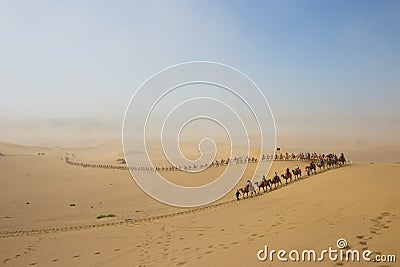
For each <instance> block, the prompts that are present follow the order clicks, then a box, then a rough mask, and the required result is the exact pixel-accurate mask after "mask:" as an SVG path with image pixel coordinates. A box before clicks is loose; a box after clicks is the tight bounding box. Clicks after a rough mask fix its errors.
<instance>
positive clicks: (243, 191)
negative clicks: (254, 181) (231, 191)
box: [239, 185, 257, 198]
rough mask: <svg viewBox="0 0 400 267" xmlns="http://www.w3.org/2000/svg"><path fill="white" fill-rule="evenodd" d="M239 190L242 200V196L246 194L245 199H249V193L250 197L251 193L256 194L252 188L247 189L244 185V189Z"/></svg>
mask: <svg viewBox="0 0 400 267" xmlns="http://www.w3.org/2000/svg"><path fill="white" fill-rule="evenodd" d="M239 190H240V192H242V195H243V198H244V194H246V197H249V192H250V196H253V193H254V194H257V193H256V190H255V189H254V186H252V187H250V188H249V186H248V185H246V186H245V187H243V188H240V189H239Z"/></svg>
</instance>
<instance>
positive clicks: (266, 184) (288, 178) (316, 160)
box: [235, 153, 346, 200]
mask: <svg viewBox="0 0 400 267" xmlns="http://www.w3.org/2000/svg"><path fill="white" fill-rule="evenodd" d="M344 164H346V159H345V157H344V154H343V153H341V154H340V156H339V157H338V156H337V155H336V154H333V153H330V154H327V155H325V154H319V155H316V157H315V155H314V156H313V157H312V158H310V159H309V165H307V166H306V167H305V172H306V174H307V176H311V175H313V174H316V173H317V167H318V168H319V172H321V171H322V170H329V169H332V168H337V167H341V166H343V165H344ZM292 178H294V179H295V180H296V181H297V180H300V179H301V178H302V171H301V169H300V167H299V166H298V165H296V167H295V168H294V169H292V170H291V171H290V169H289V168H286V171H285V172H284V173H282V174H281V175H280V176H279V175H278V174H277V173H276V172H275V173H274V175H273V177H272V178H271V179H266V178H265V175H263V177H262V179H261V181H257V182H255V183H254V184H255V185H256V187H254V185H253V183H252V182H251V181H250V180H247V184H246V186H245V187H243V188H239V189H237V190H236V194H235V196H236V200H240V197H241V196H242V197H243V198H248V197H249V193H250V197H252V196H253V194H254V195H257V194H260V193H261V189H262V190H263V192H264V193H266V192H268V188H269V190H270V191H272V190H275V189H277V188H278V187H279V186H281V187H282V186H283V183H282V180H285V184H286V185H287V184H289V183H291V182H292ZM257 189H258V192H257Z"/></svg>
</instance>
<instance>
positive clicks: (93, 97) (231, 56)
mask: <svg viewBox="0 0 400 267" xmlns="http://www.w3.org/2000/svg"><path fill="white" fill-rule="evenodd" d="M399 14H400V2H399V1H137V2H135V1H1V2H0V36H1V42H0V90H1V95H2V96H1V98H0V117H1V118H15V117H17V118H49V117H50V118H64V117H74V118H77V117H78V118H83V117H84V118H95V119H102V118H115V119H116V120H122V116H123V113H124V111H125V109H126V106H127V104H128V102H129V99H130V97H131V95H132V94H133V92H134V91H135V90H136V89H137V87H138V86H139V85H140V84H141V83H142V82H143V81H144V80H146V79H147V78H148V77H149V76H151V75H152V74H154V73H156V72H158V71H160V70H161V69H163V68H165V67H168V66H170V65H174V64H177V63H181V62H186V61H193V60H210V61H217V62H221V63H225V64H228V65H231V66H233V67H235V68H238V69H240V70H241V71H243V72H244V73H246V74H247V75H249V76H250V77H251V78H252V79H253V80H254V81H255V82H256V83H257V84H258V85H259V86H260V87H261V89H262V90H263V92H264V94H265V95H266V97H267V98H268V100H269V101H270V104H271V107H272V109H273V111H274V115H275V117H276V119H277V120H281V121H284V120H285V119H291V118H293V117H297V118H299V120H302V121H303V120H304V121H307V118H317V119H321V118H323V119H322V121H324V120H325V119H327V120H331V121H332V122H335V121H338V120H339V121H340V120H346V119H350V118H351V119H357V120H358V121H359V122H360V123H361V124H363V125H366V124H368V123H369V119H368V120H367V118H371V117H372V118H374V119H375V120H377V121H379V120H384V121H392V122H394V124H396V125H398V123H399V118H398V114H399V113H400V108H399V104H398V102H399V100H400V75H399V74H400V52H399V51H400V31H399V29H400V16H399ZM278 123H279V121H278ZM4 126H5V125H3V126H2V128H3V127H4ZM361 126H362V125H361ZM339 127H340V124H339ZM390 127H392V128H393V125H389V128H390ZM396 129H398V128H396ZM397 131H398V130H397Z"/></svg>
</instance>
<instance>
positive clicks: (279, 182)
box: [271, 176, 282, 189]
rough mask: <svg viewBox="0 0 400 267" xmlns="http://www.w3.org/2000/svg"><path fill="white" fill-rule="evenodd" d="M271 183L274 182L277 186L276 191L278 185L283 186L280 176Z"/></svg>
mask: <svg viewBox="0 0 400 267" xmlns="http://www.w3.org/2000/svg"><path fill="white" fill-rule="evenodd" d="M271 182H272V184H274V185H275V189H276V187H277V185H278V184H281V186H282V181H281V178H279V176H275V177H274V178H272V180H271Z"/></svg>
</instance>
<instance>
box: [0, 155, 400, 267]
mask: <svg viewBox="0 0 400 267" xmlns="http://www.w3.org/2000/svg"><path fill="white" fill-rule="evenodd" d="M10 149H11V148H10ZM19 149H22V150H23V148H19ZM29 149H31V150H29V151H19V152H21V153H22V152H26V153H28V152H30V153H31V154H32V155H29V156H12V157H11V156H10V157H8V156H6V157H1V158H0V169H1V175H0V181H1V185H0V188H1V194H0V214H1V218H0V247H1V250H0V264H4V266H25V265H38V266H52V265H59V266H139V265H145V266H186V265H187V266H221V265H225V266H245V265H246V266H255V265H259V266H281V263H279V262H277V261H274V262H269V261H267V262H259V261H258V260H257V257H256V253H257V251H258V250H259V249H262V248H263V247H264V245H265V244H267V245H268V246H269V247H271V248H274V249H286V250H290V249H294V248H295V249H298V250H301V249H316V250H317V249H325V248H327V247H329V246H332V247H335V243H336V240H337V239H338V238H340V237H342V238H346V239H347V241H348V243H349V245H350V246H351V248H352V249H353V248H354V249H360V250H362V249H366V248H368V249H370V250H372V251H374V252H375V253H377V252H378V253H379V252H380V253H386V254H396V253H397V254H398V247H399V245H400V244H399V243H400V242H399V241H398V238H397V236H399V233H400V224H399V217H398V216H400V205H399V204H400V203H399V201H400V196H399V194H398V188H399V186H400V180H399V177H400V166H399V165H370V164H361V163H358V164H351V165H350V166H347V167H344V168H339V169H335V170H331V171H327V172H324V173H321V174H318V175H315V176H312V177H310V178H307V179H303V180H301V181H300V182H295V183H292V184H290V185H289V186H284V187H283V188H281V189H278V190H275V191H273V192H269V193H267V194H264V195H261V196H258V197H255V198H250V199H247V200H243V201H239V202H237V201H234V200H233V201H232V199H233V195H232V194H229V195H227V196H226V197H224V198H223V199H221V200H220V201H218V202H217V203H215V205H213V206H210V207H203V208H199V209H194V210H188V209H177V208H173V207H169V206H165V205H163V204H161V203H159V202H157V201H154V200H153V199H151V198H150V197H148V196H147V195H145V194H144V193H143V192H142V191H141V190H140V189H139V188H138V187H137V185H136V184H135V183H134V182H133V180H132V179H131V177H130V175H129V173H127V172H125V171H118V170H104V169H89V168H86V169H85V168H79V167H75V166H69V165H67V164H65V162H64V161H62V160H61V159H60V157H61V156H62V154H63V153H64V152H65V151H60V150H57V149H50V150H49V151H47V152H46V155H45V156H37V155H35V154H36V153H35V151H36V149H35V148H33V149H32V148H29ZM28 154H29V153H28ZM293 165H294V163H287V162H277V163H276V164H274V166H273V168H272V170H275V169H276V170H279V171H282V170H283V169H284V168H285V167H286V166H293ZM244 179H245V177H244ZM241 183H242V184H243V183H244V182H241ZM27 201H29V204H26V202H27ZM70 203H75V204H76V206H75V207H70V206H69V204H70ZM110 213H113V214H116V215H117V217H115V218H106V219H102V220H97V219H96V216H97V215H99V214H110ZM127 217H131V218H133V219H134V223H129V222H128V223H126V222H124V219H125V218H127ZM146 218H151V219H146ZM140 219H142V220H140ZM135 220H136V221H135ZM295 265H296V266H310V264H309V263H296V264H295ZM317 265H318V266H321V265H322V266H336V265H335V263H333V262H329V261H326V262H323V263H318V264H317ZM317 265H315V266H317ZM344 265H346V266H355V265H356V264H354V263H344ZM371 266H396V264H393V263H392V264H390V263H389V264H388V263H385V264H372V263H371Z"/></svg>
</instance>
